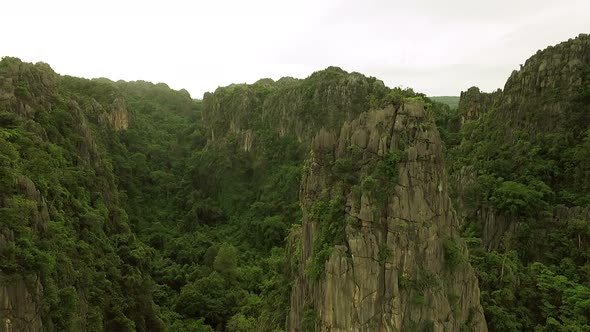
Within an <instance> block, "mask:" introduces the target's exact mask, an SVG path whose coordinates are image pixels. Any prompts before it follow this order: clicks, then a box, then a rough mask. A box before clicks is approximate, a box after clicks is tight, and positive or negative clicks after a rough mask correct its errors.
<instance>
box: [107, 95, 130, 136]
mask: <svg viewBox="0 0 590 332" xmlns="http://www.w3.org/2000/svg"><path fill="white" fill-rule="evenodd" d="M103 121H105V122H107V123H108V124H110V125H111V126H112V127H113V128H114V129H115V130H116V131H121V130H126V129H127V128H129V112H128V111H127V104H126V103H125V100H124V99H122V98H116V99H115V100H113V105H112V106H111V110H110V111H109V112H107V113H104V114H103Z"/></svg>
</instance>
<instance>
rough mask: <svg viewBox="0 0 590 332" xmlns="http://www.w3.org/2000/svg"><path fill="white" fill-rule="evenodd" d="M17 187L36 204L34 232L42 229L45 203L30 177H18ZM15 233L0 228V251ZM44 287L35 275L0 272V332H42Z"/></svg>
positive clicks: (45, 212) (46, 219)
mask: <svg viewBox="0 0 590 332" xmlns="http://www.w3.org/2000/svg"><path fill="white" fill-rule="evenodd" d="M16 190H17V191H18V192H19V193H21V194H22V195H23V196H24V197H25V198H26V199H28V200H30V201H32V202H34V203H36V205H37V209H36V210H33V211H32V216H31V219H32V220H31V221H32V226H33V228H34V229H35V230H36V231H37V232H42V231H44V230H45V227H46V223H47V222H48V221H49V212H48V209H47V202H46V200H45V198H44V197H43V196H42V195H41V193H40V192H39V190H37V188H36V187H35V184H34V183H33V181H31V179H29V178H27V177H20V178H18V179H17V183H16ZM15 240H16V239H15V236H14V232H12V231H10V230H5V231H4V232H2V231H0V250H1V249H4V248H5V247H7V246H9V245H10V244H12V243H14V242H15ZM42 297H43V287H42V285H41V281H40V279H39V276H38V275H37V274H34V273H31V274H27V275H20V274H5V273H3V272H2V271H0V332H13V331H14V332H16V331H26V332H28V331H42V327H43V323H42V315H43V314H42V310H41V308H42Z"/></svg>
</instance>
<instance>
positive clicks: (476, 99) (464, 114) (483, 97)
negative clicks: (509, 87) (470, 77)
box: [458, 86, 502, 123]
mask: <svg viewBox="0 0 590 332" xmlns="http://www.w3.org/2000/svg"><path fill="white" fill-rule="evenodd" d="M501 96H502V90H500V89H498V90H496V91H494V92H492V93H485V92H481V91H479V88H478V87H475V86H474V87H471V88H469V89H467V91H462V92H461V97H460V99H459V108H458V112H459V114H460V115H461V123H465V122H468V121H473V120H477V119H479V118H480V117H481V115H482V114H483V113H486V112H487V111H488V110H489V109H490V108H492V107H494V105H495V104H496V103H497V102H498V101H499V100H500V98H501Z"/></svg>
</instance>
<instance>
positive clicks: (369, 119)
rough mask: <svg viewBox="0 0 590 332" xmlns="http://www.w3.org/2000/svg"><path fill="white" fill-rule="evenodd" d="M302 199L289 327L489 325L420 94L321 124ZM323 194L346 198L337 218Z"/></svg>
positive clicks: (441, 327) (480, 327) (479, 327)
mask: <svg viewBox="0 0 590 332" xmlns="http://www.w3.org/2000/svg"><path fill="white" fill-rule="evenodd" d="M347 165H348V166H347ZM340 168H345V172H340V171H339V169H340ZM342 174H348V175H342ZM300 202H301V205H302V208H303V211H304V219H303V225H302V229H301V230H300V234H295V235H293V236H292V238H291V242H292V248H291V249H290V250H291V252H293V253H294V255H297V256H296V257H295V258H294V259H295V260H296V261H297V262H298V265H297V266H298V267H297V268H296V270H295V271H294V273H295V274H296V275H295V276H294V278H295V282H294V286H293V290H292V294H291V308H290V312H289V316H288V322H287V325H288V326H287V329H288V330H289V331H306V330H319V331H418V330H421V329H428V330H432V331H459V330H461V329H467V330H471V331H486V330H487V327H486V324H485V318H484V316H483V311H482V308H481V306H480V303H479V289H478V283H477V279H476V277H475V274H474V272H473V270H472V268H471V266H470V265H469V264H468V263H466V257H467V255H468V253H467V251H466V249H465V248H464V245H463V244H462V242H461V240H460V239H459V237H458V235H457V224H458V222H457V217H456V214H455V212H454V210H453V207H452V206H451V203H450V199H449V196H448V192H447V177H446V173H445V167H444V163H443V156H442V144H441V141H440V138H439V134H438V131H437V130H436V128H435V126H434V124H433V122H432V120H431V119H430V117H429V115H428V114H427V112H426V111H425V110H424V107H423V105H422V104H421V103H419V102H411V103H406V104H405V105H403V106H400V107H397V108H394V107H389V108H387V109H385V110H380V111H372V112H368V113H363V114H361V115H360V117H359V118H357V119H356V120H353V121H352V122H347V123H345V124H344V125H343V126H342V128H341V130H340V132H339V133H338V134H337V133H335V132H332V131H329V130H322V131H320V132H319V133H318V134H317V135H316V136H315V138H314V140H313V142H312V151H311V158H310V160H309V161H308V163H307V167H306V172H305V174H304V177H303V181H302V186H301V192H300ZM322 202H330V203H329V204H328V205H329V206H331V207H332V208H334V205H333V203H334V202H340V204H341V206H340V207H339V208H337V209H336V212H335V213H332V219H331V220H330V221H329V222H326V221H325V220H324V219H322V218H323V217H318V215H320V216H321V215H322V211H321V209H322V207H323V208H325V206H326V204H324V205H322V204H321V203H322ZM330 204H332V205H330ZM318 211H319V212H318ZM331 211H334V210H331ZM318 219H319V220H318ZM338 228H340V229H342V232H341V233H338V232H332V230H333V229H338ZM325 234H332V235H334V234H341V235H342V237H341V238H340V239H338V237H336V238H337V239H336V240H334V239H329V240H327V238H326V235H325ZM294 237H296V238H297V239H298V240H294V239H293V238H294ZM319 242H325V243H323V244H322V243H319ZM297 246H300V247H297ZM293 247H295V248H293ZM328 247H330V248H331V249H329V255H328V256H327V259H326V260H318V255H319V253H318V252H319V250H320V249H322V248H328ZM317 267H319V268H320V273H319V274H318V273H317V271H315V275H314V268H317Z"/></svg>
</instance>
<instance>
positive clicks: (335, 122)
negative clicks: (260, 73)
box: [203, 67, 387, 151]
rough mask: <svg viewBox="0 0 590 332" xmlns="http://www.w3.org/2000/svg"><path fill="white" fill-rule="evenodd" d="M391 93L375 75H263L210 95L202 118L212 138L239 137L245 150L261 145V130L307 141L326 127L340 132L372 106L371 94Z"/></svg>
mask: <svg viewBox="0 0 590 332" xmlns="http://www.w3.org/2000/svg"><path fill="white" fill-rule="evenodd" d="M386 92H387V88H386V87H385V85H384V84H383V82H381V81H379V80H377V79H375V78H374V77H366V76H363V75H361V74H359V73H347V72H345V71H343V70H342V69H340V68H337V67H329V68H328V69H326V70H323V71H319V72H315V73H313V74H312V75H311V76H310V77H308V78H306V79H302V80H300V79H293V78H288V77H286V78H281V79H280V80H278V81H276V82H275V81H273V80H271V79H262V80H259V81H257V82H256V83H254V84H250V85H248V84H232V85H230V86H227V87H223V88H218V89H217V90H216V91H215V92H214V93H205V95H204V97H203V122H204V123H207V129H208V131H209V135H208V136H209V139H211V140H215V139H219V138H220V137H223V136H228V135H236V137H237V138H238V140H239V142H240V146H242V147H243V149H244V150H245V151H250V149H252V147H253V146H255V145H256V140H257V138H256V136H257V134H259V133H260V132H261V131H264V130H268V131H270V132H273V134H278V135H279V136H281V137H283V136H293V137H296V139H297V140H298V141H299V142H305V144H308V142H309V140H310V139H311V137H313V135H314V134H315V133H316V132H317V130H319V129H320V128H321V127H322V126H323V127H326V128H331V129H334V130H336V129H337V128H339V127H340V126H341V124H342V123H343V122H344V121H345V120H349V121H350V120H352V119H353V118H355V117H357V116H358V115H359V114H360V113H362V112H364V111H366V110H368V109H369V108H370V105H369V101H370V100H371V98H373V99H379V98H382V97H383V95H384V94H385V93H386Z"/></svg>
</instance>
